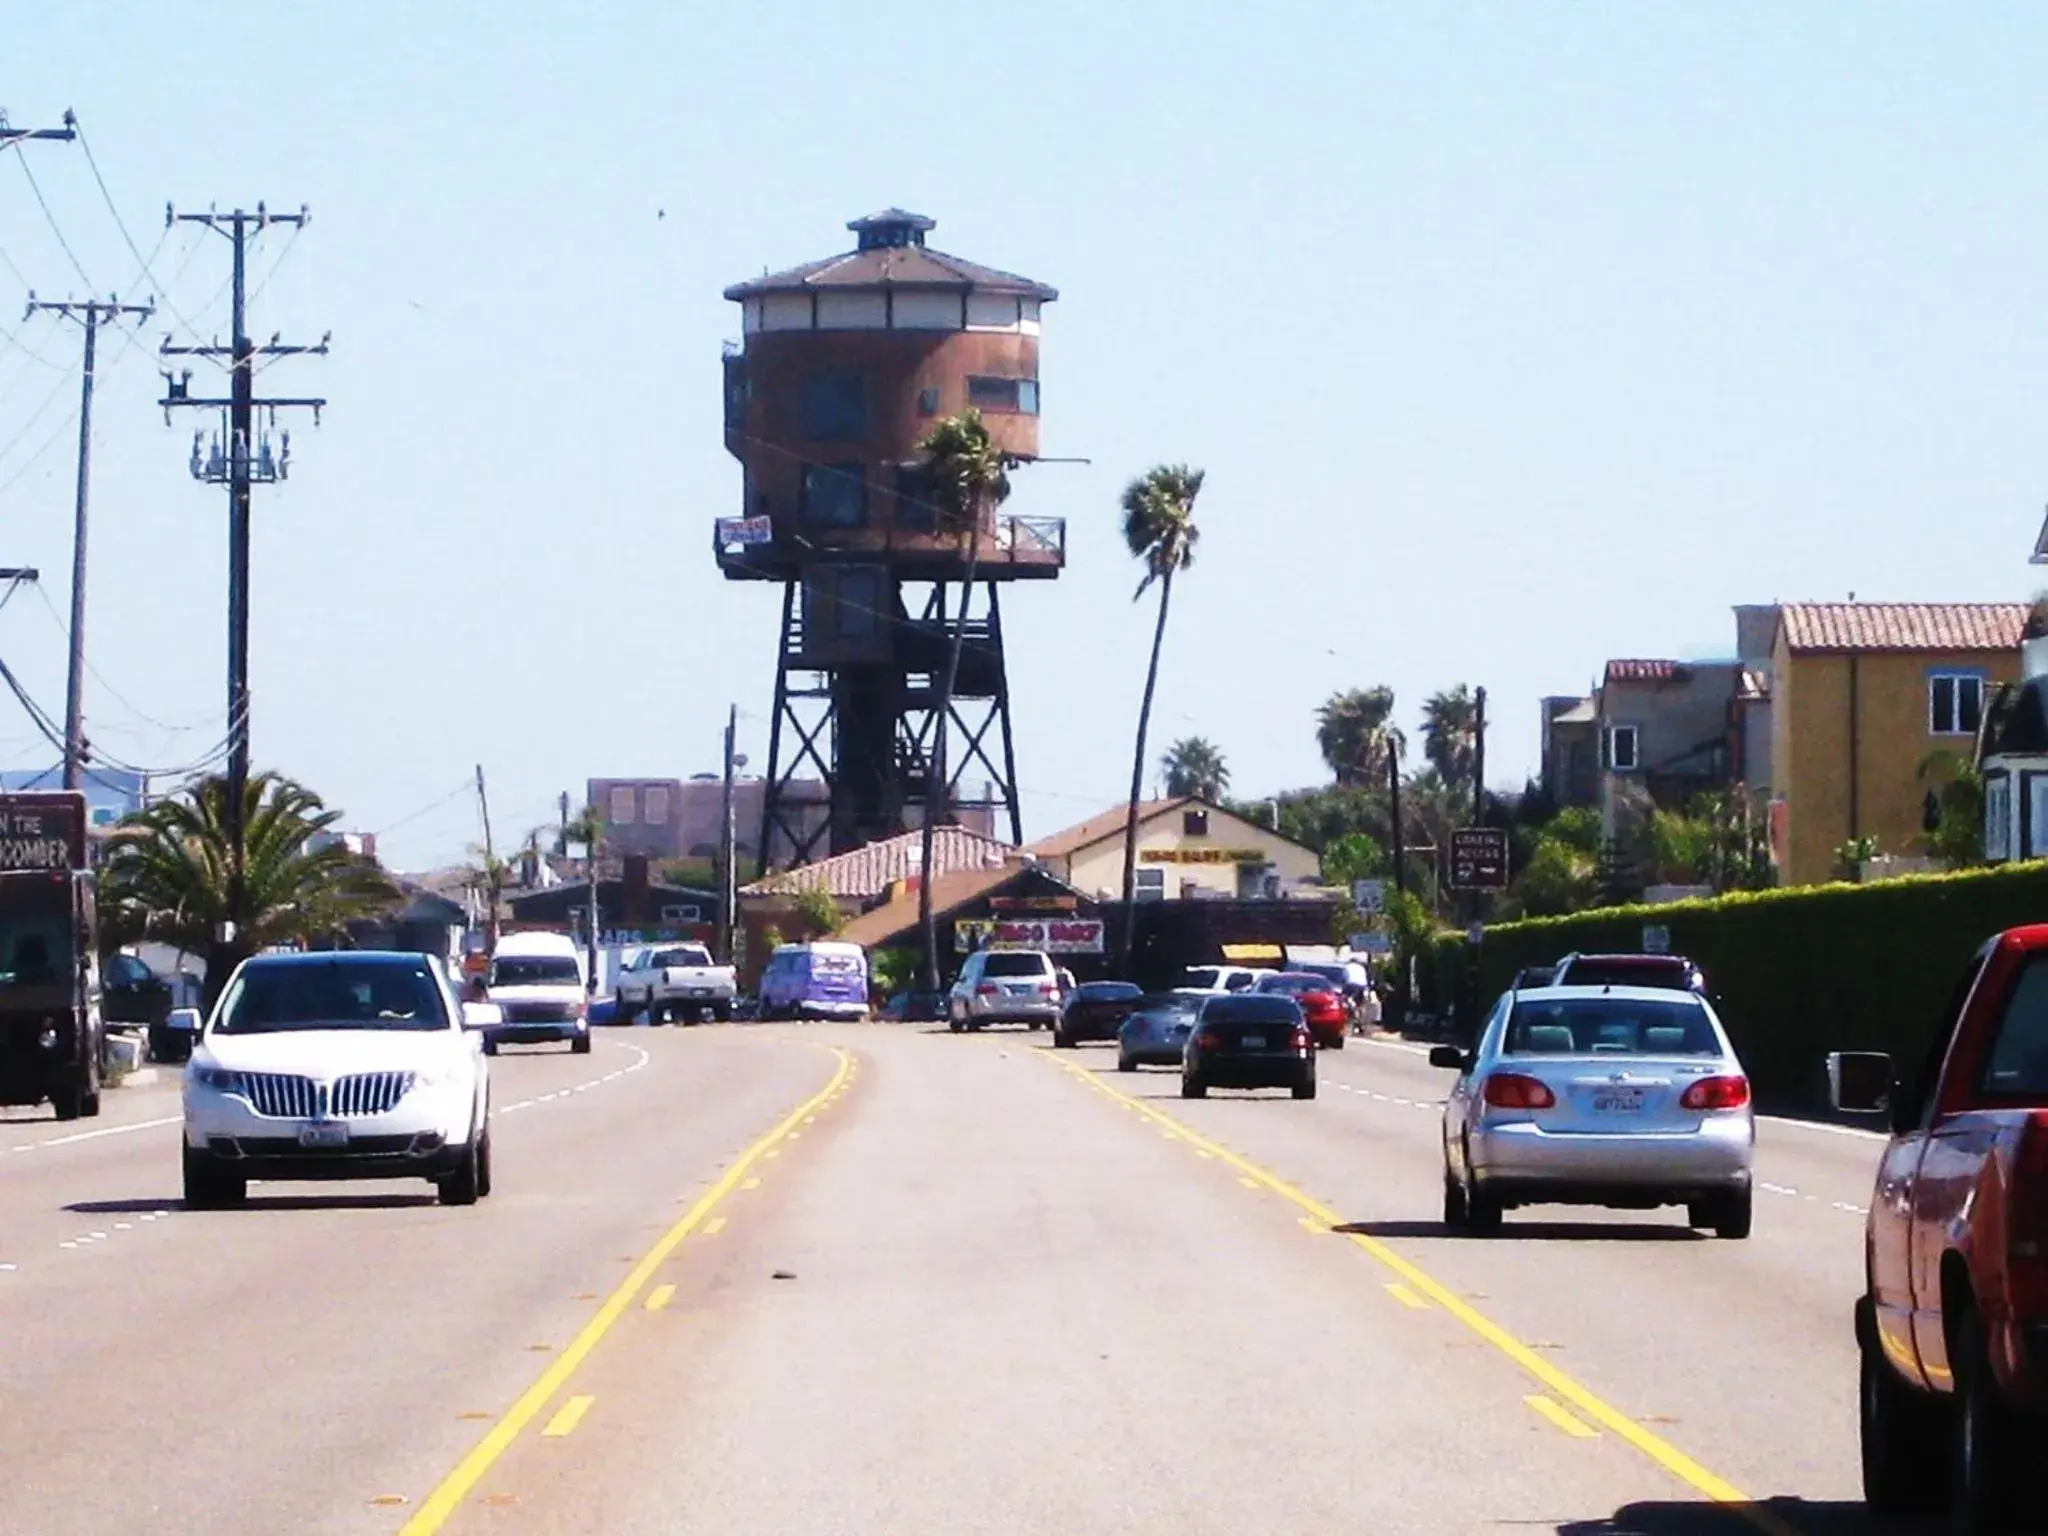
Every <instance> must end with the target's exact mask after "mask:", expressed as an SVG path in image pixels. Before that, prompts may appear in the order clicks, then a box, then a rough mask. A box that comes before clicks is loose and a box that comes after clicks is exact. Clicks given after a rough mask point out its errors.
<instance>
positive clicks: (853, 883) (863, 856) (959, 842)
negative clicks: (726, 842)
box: [743, 827, 1017, 900]
mask: <svg viewBox="0 0 2048 1536" xmlns="http://www.w3.org/2000/svg"><path fill="white" fill-rule="evenodd" d="M923 837H924V834H923V833H922V832H905V833H903V834H902V835H901V836H898V837H885V838H883V839H882V840H881V841H880V842H875V843H869V844H868V845H867V846H866V847H865V848H856V849H854V850H853V852H851V853H841V854H835V855H834V856H833V857H831V858H829V859H820V860H818V861H817V862H816V863H815V864H804V865H801V866H799V867H798V868H796V869H787V870H783V871H782V872H780V873H779V874H773V875H767V876H764V877H763V878H761V879H759V880H756V881H755V882H754V883H753V884H752V885H749V886H747V887H745V889H744V892H743V894H745V895H748V896H786V895H793V894H794V893H795V892H797V891H804V890H811V889H814V888H815V889H822V890H826V891H829V892H831V893H832V894H833V895H834V896H840V897H849V898H854V899H859V900H866V899H868V898H871V897H875V896H879V895H881V894H882V893H883V892H884V891H886V890H888V889H889V886H890V885H891V884H892V883H893V882H895V881H897V880H902V879H905V878H907V877H909V876H911V875H914V874H916V873H917V864H918V859H919V857H920V856H921V855H922V854H923V852H924V849H923V846H922V844H923ZM1016 853H1017V850H1016V849H1015V848H1013V847H1011V846H1010V845H1009V844H1008V843H1004V842H999V841H997V840H996V839H995V838H993V837H985V836H983V835H982V834H981V833H979V832H975V831H972V830H970V829H968V828H966V827H940V828H938V829H937V830H936V831H934V832H933V833H932V867H933V869H934V871H935V872H936V873H937V874H938V875H939V876H940V877H941V878H944V876H945V875H946V874H947V873H948V872H950V871H953V870H961V869H972V870H986V869H1002V868H1004V867H1005V866H1006V865H1007V864H1009V863H1010V862H1011V861H1012V860H1013V858H1014V857H1015V855H1016Z"/></svg>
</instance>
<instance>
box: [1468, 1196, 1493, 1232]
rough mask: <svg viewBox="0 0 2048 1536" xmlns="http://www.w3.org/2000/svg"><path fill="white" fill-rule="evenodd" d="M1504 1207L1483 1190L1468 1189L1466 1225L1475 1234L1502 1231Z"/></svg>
mask: <svg viewBox="0 0 2048 1536" xmlns="http://www.w3.org/2000/svg"><path fill="white" fill-rule="evenodd" d="M1501 1215H1502V1207H1501V1203H1500V1201H1498V1200H1496V1199H1495V1198H1494V1197H1493V1196H1492V1195H1489V1194H1487V1193H1486V1191H1484V1190H1482V1189H1468V1190H1467V1191H1466V1192H1465V1225H1466V1226H1467V1227H1469V1228H1471V1230H1472V1231H1474V1232H1485V1233H1492V1232H1498V1231H1499V1230H1500V1221H1501Z"/></svg>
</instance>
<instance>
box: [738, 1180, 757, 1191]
mask: <svg viewBox="0 0 2048 1536" xmlns="http://www.w3.org/2000/svg"><path fill="white" fill-rule="evenodd" d="M760 1187H761V1181H760V1180H759V1179H742V1180H740V1188H741V1189H759V1188H760Z"/></svg>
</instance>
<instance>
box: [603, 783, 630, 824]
mask: <svg viewBox="0 0 2048 1536" xmlns="http://www.w3.org/2000/svg"><path fill="white" fill-rule="evenodd" d="M611 802H612V803H611V807H610V809H609V810H608V811H607V812H606V814H605V820H606V821H608V822H610V823H611V824H612V825H613V826H615V827H630V826H632V825H633V823H634V821H635V820H637V819H638V818H636V817H635V815H634V813H633V786H632V785H630V784H617V785H614V786H613V787H612V793H611Z"/></svg>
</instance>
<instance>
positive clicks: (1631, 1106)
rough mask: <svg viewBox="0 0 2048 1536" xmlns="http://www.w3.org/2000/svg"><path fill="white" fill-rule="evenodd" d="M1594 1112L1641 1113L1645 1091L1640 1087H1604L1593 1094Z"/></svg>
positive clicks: (1602, 1113)
mask: <svg viewBox="0 0 2048 1536" xmlns="http://www.w3.org/2000/svg"><path fill="white" fill-rule="evenodd" d="M1593 1112H1594V1113H1595V1114H1597V1115H1639V1114H1641V1113H1642V1112H1643V1091H1642V1089H1640V1088H1603V1089H1602V1090H1601V1091H1600V1092H1598V1093H1596V1094H1594V1095H1593Z"/></svg>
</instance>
